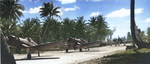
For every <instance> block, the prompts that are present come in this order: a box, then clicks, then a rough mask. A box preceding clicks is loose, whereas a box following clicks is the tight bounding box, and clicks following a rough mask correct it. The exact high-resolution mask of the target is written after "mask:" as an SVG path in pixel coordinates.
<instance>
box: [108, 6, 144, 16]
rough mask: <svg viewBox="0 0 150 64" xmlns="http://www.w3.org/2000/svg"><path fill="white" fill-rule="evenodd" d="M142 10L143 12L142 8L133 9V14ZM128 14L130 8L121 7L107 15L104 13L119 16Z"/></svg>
mask: <svg viewBox="0 0 150 64" xmlns="http://www.w3.org/2000/svg"><path fill="white" fill-rule="evenodd" d="M142 12H143V8H138V9H135V14H139V13H142ZM129 15H130V9H125V8H122V9H120V10H116V11H113V12H111V13H109V14H108V15H106V17H120V18H122V17H125V16H129Z"/></svg>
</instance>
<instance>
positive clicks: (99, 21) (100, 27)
mask: <svg viewBox="0 0 150 64" xmlns="http://www.w3.org/2000/svg"><path fill="white" fill-rule="evenodd" d="M90 19H91V20H89V21H90V23H89V25H91V26H92V27H94V28H95V31H96V33H97V34H98V37H99V39H100V41H101V40H102V38H103V35H104V34H105V33H106V32H107V28H108V24H107V22H106V21H105V17H103V15H99V16H97V17H91V18H90Z"/></svg>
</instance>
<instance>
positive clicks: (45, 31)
mask: <svg viewBox="0 0 150 64" xmlns="http://www.w3.org/2000/svg"><path fill="white" fill-rule="evenodd" d="M47 18H48V17H47ZM50 20H51V15H50ZM47 23H48V24H47V26H46V29H45V31H44V33H43V37H42V42H43V41H44V37H45V33H46V31H47V28H48V26H49V22H47Z"/></svg>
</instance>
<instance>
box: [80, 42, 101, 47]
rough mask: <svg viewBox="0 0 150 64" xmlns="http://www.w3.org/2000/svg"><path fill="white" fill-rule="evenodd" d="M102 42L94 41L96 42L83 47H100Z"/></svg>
mask: <svg viewBox="0 0 150 64" xmlns="http://www.w3.org/2000/svg"><path fill="white" fill-rule="evenodd" d="M101 43H102V42H101V41H94V42H89V43H85V44H82V46H83V47H94V46H99V45H100V44H101Z"/></svg>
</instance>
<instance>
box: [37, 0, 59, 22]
mask: <svg viewBox="0 0 150 64" xmlns="http://www.w3.org/2000/svg"><path fill="white" fill-rule="evenodd" d="M43 6H44V7H42V8H40V9H41V11H40V13H41V14H40V16H41V17H47V16H50V19H51V18H52V17H53V16H56V17H59V18H60V19H61V17H60V16H59V15H58V13H60V11H58V9H60V7H58V6H57V7H55V8H54V5H53V2H52V1H51V3H49V2H48V3H45V2H44V3H43Z"/></svg>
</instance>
